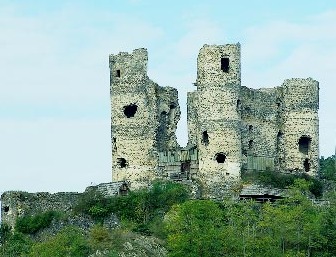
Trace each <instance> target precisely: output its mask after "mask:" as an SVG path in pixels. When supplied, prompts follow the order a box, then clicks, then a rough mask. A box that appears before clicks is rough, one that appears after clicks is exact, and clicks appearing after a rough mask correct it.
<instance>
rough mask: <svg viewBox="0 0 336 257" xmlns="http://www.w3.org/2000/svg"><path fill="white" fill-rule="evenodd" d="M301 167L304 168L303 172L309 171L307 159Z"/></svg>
mask: <svg viewBox="0 0 336 257" xmlns="http://www.w3.org/2000/svg"><path fill="white" fill-rule="evenodd" d="M303 167H304V170H305V172H309V170H310V163H309V159H308V158H307V159H305V160H304V162H303Z"/></svg>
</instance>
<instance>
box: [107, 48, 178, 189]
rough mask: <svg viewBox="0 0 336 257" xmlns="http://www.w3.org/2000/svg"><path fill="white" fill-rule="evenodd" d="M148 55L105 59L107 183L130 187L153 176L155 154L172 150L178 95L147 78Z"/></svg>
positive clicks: (136, 53)
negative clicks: (109, 175) (108, 132)
mask: <svg viewBox="0 0 336 257" xmlns="http://www.w3.org/2000/svg"><path fill="white" fill-rule="evenodd" d="M147 61H148V55H147V50H146V49H144V48H141V49H136V50H134V51H133V52H132V53H124V52H121V53H119V54H117V55H110V81H111V85H110V93H111V134H112V136H111V137H112V181H127V182H128V183H129V186H131V187H132V188H139V187H141V186H146V185H148V183H150V181H152V180H153V179H154V178H155V177H156V176H157V171H158V150H159V149H161V148H175V147H177V142H176V136H175V130H176V124H177V122H178V120H179V116H180V110H179V105H178V97H177V90H176V89H173V88H171V87H160V86H158V85H157V84H156V83H154V82H153V81H151V80H150V79H149V78H148V76H147Z"/></svg>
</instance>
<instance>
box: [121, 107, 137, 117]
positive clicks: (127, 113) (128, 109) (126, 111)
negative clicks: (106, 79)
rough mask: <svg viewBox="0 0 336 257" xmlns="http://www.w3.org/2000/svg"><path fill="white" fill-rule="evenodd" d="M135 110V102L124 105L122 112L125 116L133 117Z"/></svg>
mask: <svg viewBox="0 0 336 257" xmlns="http://www.w3.org/2000/svg"><path fill="white" fill-rule="evenodd" d="M137 110H138V106H137V105H136V104H130V105H127V106H124V114H125V116H126V117H127V118H131V117H134V115H135V113H136V112H137Z"/></svg>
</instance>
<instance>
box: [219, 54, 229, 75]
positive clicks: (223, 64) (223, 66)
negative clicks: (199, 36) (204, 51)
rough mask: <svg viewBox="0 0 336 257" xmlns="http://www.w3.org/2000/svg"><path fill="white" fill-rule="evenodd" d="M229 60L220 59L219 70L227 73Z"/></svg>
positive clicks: (226, 58) (225, 58)
mask: <svg viewBox="0 0 336 257" xmlns="http://www.w3.org/2000/svg"><path fill="white" fill-rule="evenodd" d="M229 67H230V59H229V58H228V57H223V58H221V70H222V71H224V72H229Z"/></svg>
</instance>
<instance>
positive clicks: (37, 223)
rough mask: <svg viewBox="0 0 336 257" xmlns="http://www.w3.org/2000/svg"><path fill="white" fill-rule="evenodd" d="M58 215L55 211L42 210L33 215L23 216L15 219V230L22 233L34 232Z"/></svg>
mask: <svg viewBox="0 0 336 257" xmlns="http://www.w3.org/2000/svg"><path fill="white" fill-rule="evenodd" d="M59 216H60V215H59V213H57V212H55V211H47V212H42V213H40V214H37V215H33V216H23V217H19V218H18V219H17V220H16V224H15V230H16V231H18V232H21V233H24V234H35V233H36V232H38V231H39V230H41V229H44V228H47V227H49V226H50V224H51V222H52V220H53V219H54V218H58V217H59Z"/></svg>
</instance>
